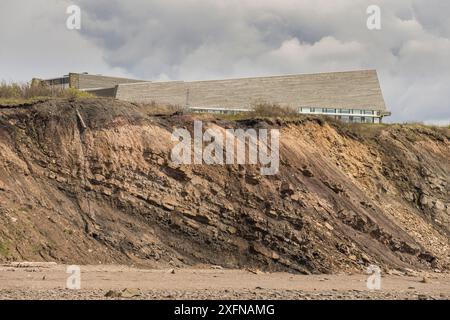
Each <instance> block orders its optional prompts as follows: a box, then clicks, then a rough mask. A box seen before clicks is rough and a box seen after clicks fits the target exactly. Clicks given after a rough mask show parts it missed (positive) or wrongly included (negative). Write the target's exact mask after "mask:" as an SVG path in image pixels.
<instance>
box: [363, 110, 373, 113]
mask: <svg viewBox="0 0 450 320" xmlns="http://www.w3.org/2000/svg"><path fill="white" fill-rule="evenodd" d="M364 114H373V111H372V110H364Z"/></svg>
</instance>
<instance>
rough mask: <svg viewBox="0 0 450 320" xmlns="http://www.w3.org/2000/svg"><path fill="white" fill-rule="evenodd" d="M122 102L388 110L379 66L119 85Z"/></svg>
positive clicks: (202, 105) (195, 105) (224, 106)
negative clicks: (348, 69)
mask: <svg viewBox="0 0 450 320" xmlns="http://www.w3.org/2000/svg"><path fill="white" fill-rule="evenodd" d="M116 97H117V98H118V99H121V100H128V101H135V102H150V101H155V102H157V103H167V104H176V105H181V106H184V105H186V104H187V103H188V104H189V106H191V107H221V108H251V107H252V106H253V105H254V104H255V103H258V102H270V103H277V104H279V105H282V106H292V107H302V106H303V107H319V108H345V109H371V110H380V111H386V106H385V103H384V99H383V95H382V92H381V88H380V84H379V81H378V76H377V73H376V71H375V70H359V71H346V72H332V73H316V74H299V75H285V76H270V77H254V78H239V79H225V80H206V81H191V82H183V81H168V82H143V83H133V84H119V85H118V88H117V94H116Z"/></svg>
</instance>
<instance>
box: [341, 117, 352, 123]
mask: <svg viewBox="0 0 450 320" xmlns="http://www.w3.org/2000/svg"><path fill="white" fill-rule="evenodd" d="M341 120H342V121H344V122H350V117H349V116H341Z"/></svg>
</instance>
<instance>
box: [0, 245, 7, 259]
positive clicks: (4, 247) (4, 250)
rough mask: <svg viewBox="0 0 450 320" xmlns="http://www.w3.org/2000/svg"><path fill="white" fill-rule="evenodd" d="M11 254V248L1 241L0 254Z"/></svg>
mask: <svg viewBox="0 0 450 320" xmlns="http://www.w3.org/2000/svg"><path fill="white" fill-rule="evenodd" d="M8 255H9V248H8V247H7V245H6V244H5V243H3V242H0V256H4V257H6V256H8Z"/></svg>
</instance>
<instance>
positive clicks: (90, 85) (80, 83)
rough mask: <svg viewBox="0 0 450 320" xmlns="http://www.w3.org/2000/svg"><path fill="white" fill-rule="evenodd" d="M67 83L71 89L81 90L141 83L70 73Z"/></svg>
mask: <svg viewBox="0 0 450 320" xmlns="http://www.w3.org/2000/svg"><path fill="white" fill-rule="evenodd" d="M69 82H70V87H71V88H76V89H80V90H83V89H99V88H113V87H115V86H116V85H118V84H121V83H136V82H143V81H142V80H136V79H127V78H118V77H107V76H100V75H93V74H83V73H70V74H69Z"/></svg>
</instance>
